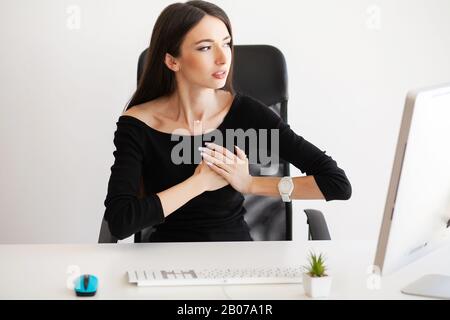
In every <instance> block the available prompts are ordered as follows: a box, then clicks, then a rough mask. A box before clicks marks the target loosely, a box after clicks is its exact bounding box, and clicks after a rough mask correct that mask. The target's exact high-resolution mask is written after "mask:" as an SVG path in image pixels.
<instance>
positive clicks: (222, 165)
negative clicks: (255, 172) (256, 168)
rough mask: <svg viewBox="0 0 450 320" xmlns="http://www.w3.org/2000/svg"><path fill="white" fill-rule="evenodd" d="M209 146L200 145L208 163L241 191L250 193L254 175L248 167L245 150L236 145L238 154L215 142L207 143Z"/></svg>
mask: <svg viewBox="0 0 450 320" xmlns="http://www.w3.org/2000/svg"><path fill="white" fill-rule="evenodd" d="M205 145H206V146H207V148H202V147H200V148H199V150H200V151H201V155H202V157H203V159H204V160H205V162H206V164H207V165H208V166H209V167H210V168H211V169H212V170H214V171H215V172H216V173H218V174H220V175H221V176H222V177H223V178H225V179H226V180H227V181H228V183H229V184H230V185H231V186H232V187H233V188H234V189H236V190H237V191H239V192H241V193H249V192H250V185H251V183H252V176H251V175H250V173H249V169H248V159H247V156H246V154H245V152H244V151H242V150H241V149H239V148H238V147H237V146H235V149H236V155H235V154H233V153H232V152H230V150H228V149H227V148H224V147H222V146H219V145H217V144H215V143H205Z"/></svg>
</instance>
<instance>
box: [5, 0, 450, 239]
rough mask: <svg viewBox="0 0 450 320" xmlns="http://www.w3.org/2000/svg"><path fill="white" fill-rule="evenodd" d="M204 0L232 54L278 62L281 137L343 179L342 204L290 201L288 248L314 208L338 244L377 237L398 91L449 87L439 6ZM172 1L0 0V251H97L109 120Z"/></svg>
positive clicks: (449, 44)
mask: <svg viewBox="0 0 450 320" xmlns="http://www.w3.org/2000/svg"><path fill="white" fill-rule="evenodd" d="M213 2H215V3H216V4H218V5H220V6H221V7H222V8H223V9H224V10H225V11H226V12H227V13H228V15H229V17H230V19H231V21H232V24H233V29H234V30H233V31H234V38H235V44H271V45H274V46H277V47H278V48H280V49H281V50H282V51H283V52H284V54H285V56H286V59H287V64H288V70H289V89H290V103H289V123H290V124H291V127H292V128H293V129H294V130H295V131H296V132H297V133H298V134H300V135H302V136H304V137H305V138H306V139H308V140H310V141H311V142H312V143H314V144H315V145H317V146H318V147H319V148H321V149H322V150H326V151H327V154H329V155H331V156H332V157H333V158H334V159H336V160H337V162H338V164H339V165H340V166H341V167H342V168H343V169H344V170H345V171H346V173H347V175H348V177H349V179H350V180H351V182H352V185H353V196H352V198H351V200H350V201H332V202H328V203H325V202H324V201H315V200H314V201H312V200H308V201H298V200H297V201H295V203H294V210H295V216H294V217H295V220H294V227H295V231H294V232H295V235H294V236H295V238H303V237H305V236H306V235H305V234H304V233H305V232H306V225H305V219H304V217H303V213H302V211H301V210H302V209H303V208H317V209H320V210H323V212H324V213H325V214H326V218H327V221H328V223H329V227H330V231H331V233H332V236H333V237H334V238H335V239H355V240H363V239H364V240H365V239H375V238H376V237H377V234H378V229H379V225H380V223H381V217H382V213H383V209H384V201H385V196H386V192H387V186H388V182H389V178H390V170H391V166H392V161H393V156H394V150H395V143H396V139H397V134H398V130H399V125H400V118H401V114H402V108H403V103H404V98H405V95H406V92H407V91H408V89H411V88H416V87H421V86H427V85H432V84H438V83H443V82H449V81H450V59H448V57H449V56H450V19H448V13H449V12H450V1H448V0H440V1H439V0H434V1H425V0H413V1H412V0H401V1H400V0H397V1H388V0H384V1H381V0H378V1H376V0H373V1H364V0H341V1H333V0H327V1H325V0H320V1H317V0H316V1H291V0H278V1H276V2H274V1H269V0H251V1H249V0H246V1H237V0H236V1H235V0H233V1H213ZM170 3H172V1H148V0H139V1H138V0H134V1H125V0H121V1H118V0H114V1H113V0H109V1H107V0H96V1H88V0H84V1H79V0H72V1H61V0H40V1H33V0H1V2H0V35H1V38H0V39H1V50H0V70H1V72H0V102H1V108H0V148H1V166H0V210H1V212H0V243H89V242H96V241H97V236H98V229H99V225H100V221H101V219H102V216H103V213H104V206H103V201H104V199H105V196H106V191H107V183H108V179H109V175H110V167H111V165H112V163H113V155H112V152H113V151H114V145H113V133H114V131H115V129H116V121H117V119H118V117H119V116H120V114H121V112H122V109H123V107H124V105H125V103H126V102H127V101H128V99H129V98H130V96H131V94H132V93H133V89H134V88H135V78H136V62H137V57H138V55H139V53H140V52H141V51H142V50H143V49H144V48H145V47H146V46H147V45H148V43H149V40H150V35H151V31H152V28H153V24H154V22H155V21H156V18H157V16H158V15H159V13H160V12H161V11H162V9H163V8H164V7H166V6H167V5H168V4H170ZM72 5H75V6H76V8H79V9H80V10H81V11H80V17H81V19H80V28H79V29H73V28H72V27H71V26H73V24H71V23H72V22H74V20H71V19H70V17H73V11H70V9H69V12H67V11H66V10H67V9H68V8H70V7H71V6H72ZM75 23H76V21H75ZM292 174H293V175H299V174H300V172H299V171H298V170H296V169H295V167H293V170H292Z"/></svg>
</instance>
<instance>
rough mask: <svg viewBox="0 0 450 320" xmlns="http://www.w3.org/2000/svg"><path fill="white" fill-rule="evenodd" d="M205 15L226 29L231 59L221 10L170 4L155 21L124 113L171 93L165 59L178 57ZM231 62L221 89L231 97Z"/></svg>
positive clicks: (172, 83)
mask: <svg viewBox="0 0 450 320" xmlns="http://www.w3.org/2000/svg"><path fill="white" fill-rule="evenodd" d="M205 15H210V16H213V17H216V18H218V19H220V20H221V21H222V22H223V23H224V24H225V25H226V27H227V29H228V32H229V33H230V36H231V43H230V46H231V56H232V57H233V56H234V49H233V33H232V28H231V23H230V20H229V18H228V16H227V15H226V13H225V12H224V11H223V10H222V9H221V8H219V7H218V6H216V5H215V4H212V3H210V2H206V1H198V0H196V1H187V2H186V3H174V4H171V5H169V6H168V7H166V8H165V9H164V10H163V11H162V12H161V14H160V15H159V17H158V19H157V20H156V23H155V26H154V28H153V32H152V37H151V40H150V46H149V48H148V51H147V56H146V57H145V60H146V63H145V65H144V70H143V73H142V76H141V78H140V79H139V83H138V86H137V89H136V91H135V93H134V94H133V96H132V97H131V99H130V101H129V103H128V105H127V106H126V109H125V110H128V109H129V108H131V107H132V106H135V105H138V104H142V103H144V102H148V101H150V100H153V99H156V98H158V97H161V96H165V95H171V94H172V93H174V91H175V89H176V82H175V74H174V72H173V71H172V70H170V69H169V68H167V66H166V65H165V63H164V58H165V55H166V53H169V54H170V55H172V56H173V57H175V58H177V57H179V55H180V46H181V43H182V42H183V40H184V38H185V36H186V34H187V33H188V32H189V30H191V29H192V28H193V27H195V25H197V24H198V23H199V22H200V20H201V19H202V18H203V17H204V16H205ZM233 61H234V57H233V58H232V61H231V65H230V71H229V73H228V78H227V81H226V83H225V85H224V87H223V89H224V90H226V91H230V92H231V93H232V94H233V95H234V93H235V92H234V89H233V84H232V79H233Z"/></svg>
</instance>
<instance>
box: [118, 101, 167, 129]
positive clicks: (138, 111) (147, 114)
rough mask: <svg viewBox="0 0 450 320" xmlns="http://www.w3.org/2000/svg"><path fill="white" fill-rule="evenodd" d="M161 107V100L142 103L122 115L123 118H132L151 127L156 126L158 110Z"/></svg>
mask: <svg viewBox="0 0 450 320" xmlns="http://www.w3.org/2000/svg"><path fill="white" fill-rule="evenodd" d="M161 107H162V104H161V99H159V98H158V99H155V100H152V101H148V102H144V103H142V104H138V105H135V106H133V107H131V108H129V109H128V110H126V111H124V112H123V113H122V115H123V116H130V117H134V118H136V119H138V120H140V121H142V122H144V123H146V124H147V125H148V126H150V127H153V126H154V125H156V124H157V122H158V121H157V118H158V117H157V116H156V114H157V113H158V110H160V109H161Z"/></svg>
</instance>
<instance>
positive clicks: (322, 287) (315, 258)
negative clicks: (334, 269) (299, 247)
mask: <svg viewBox="0 0 450 320" xmlns="http://www.w3.org/2000/svg"><path fill="white" fill-rule="evenodd" d="M308 263H309V265H307V266H305V267H304V269H305V272H304V273H303V288H304V290H305V294H306V295H307V296H309V297H312V298H319V297H328V296H329V295H330V290H331V279H332V278H331V276H329V275H328V274H327V273H326V271H327V270H328V268H327V266H326V265H325V257H324V256H323V255H322V254H319V255H317V254H315V253H314V252H310V254H309V257H308Z"/></svg>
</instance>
